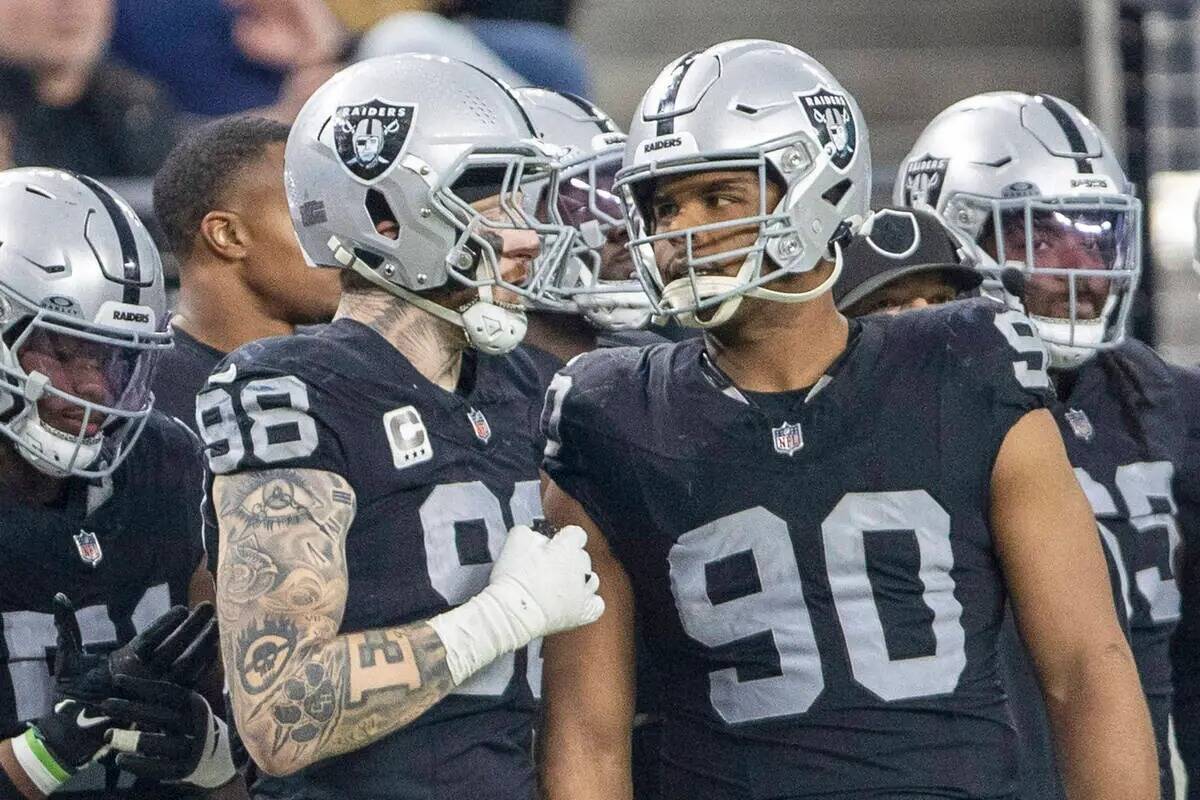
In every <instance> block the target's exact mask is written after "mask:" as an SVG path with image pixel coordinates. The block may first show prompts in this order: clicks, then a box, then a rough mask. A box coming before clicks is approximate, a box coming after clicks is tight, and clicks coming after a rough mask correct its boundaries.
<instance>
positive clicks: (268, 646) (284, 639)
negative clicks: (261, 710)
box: [236, 617, 299, 695]
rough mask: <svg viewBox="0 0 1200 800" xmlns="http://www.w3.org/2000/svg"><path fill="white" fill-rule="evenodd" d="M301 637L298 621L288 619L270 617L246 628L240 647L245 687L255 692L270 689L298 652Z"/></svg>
mask: <svg viewBox="0 0 1200 800" xmlns="http://www.w3.org/2000/svg"><path fill="white" fill-rule="evenodd" d="M298 638H299V637H298V634H297V631H296V625H295V623H293V622H292V621H291V620H288V619H275V618H272V617H268V618H267V619H266V620H264V621H263V623H262V624H261V625H251V626H250V627H249V628H247V629H246V630H245V631H243V632H242V634H241V636H239V637H238V640H237V650H236V653H237V663H238V664H239V665H240V666H241V669H239V670H238V677H239V678H240V679H241V680H240V683H241V686H242V690H243V691H244V692H246V694H250V695H255V694H261V693H262V692H265V691H266V690H267V689H270V688H271V687H272V686H273V685H274V684H275V681H276V680H277V679H278V678H279V676H280V675H281V674H282V673H283V671H284V669H285V668H286V667H287V665H288V662H289V661H290V660H291V658H292V655H293V654H294V653H295V652H296V643H297V641H298Z"/></svg>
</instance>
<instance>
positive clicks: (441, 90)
mask: <svg viewBox="0 0 1200 800" xmlns="http://www.w3.org/2000/svg"><path fill="white" fill-rule="evenodd" d="M555 155H557V154H556V153H555V152H552V151H550V150H549V149H547V148H546V147H545V146H544V145H542V143H540V142H538V141H537V140H536V138H535V135H534V131H533V129H532V127H531V126H530V123H529V119H528V118H527V117H526V116H525V114H524V112H523V111H522V110H521V107H520V105H518V103H517V101H516V99H515V98H514V97H513V96H512V93H511V91H510V90H509V89H508V87H506V86H504V85H503V84H502V83H500V82H499V81H497V80H496V79H495V78H492V77H491V76H490V75H488V74H487V73H485V72H483V71H481V70H479V69H477V68H475V67H472V66H470V65H468V64H464V63H462V62H459V61H454V60H452V59H448V58H442V57H437V56H430V55H421V54H413V53H407V54H404V55H397V56H383V57H380V58H374V59H370V60H368V61H363V62H360V63H358V64H355V65H353V66H351V67H348V68H347V69H344V70H342V71H341V72H339V73H338V74H337V75H335V76H333V77H332V78H330V79H329V80H328V81H327V82H326V83H325V84H324V85H323V86H322V87H321V88H320V89H318V90H317V92H316V93H315V94H314V95H313V96H312V97H311V98H310V99H309V100H308V102H307V103H306V104H305V106H304V108H303V109H302V110H301V112H300V115H299V116H298V117H297V119H296V122H295V124H294V125H293V126H292V133H291V136H289V138H288V144H287V151H286V156H285V162H284V164H285V167H284V172H285V175H284V180H285V185H286V188H287V194H288V204H289V206H290V208H291V212H292V221H293V224H294V225H295V227H296V233H297V235H298V236H299V239H300V245H301V248H302V250H303V251H304V254H305V257H306V258H307V259H308V260H309V262H310V263H312V264H314V265H318V266H323V267H335V268H345V269H352V270H354V271H355V272H357V273H359V274H360V275H362V276H363V277H365V278H366V279H367V280H369V281H371V282H373V283H374V284H376V285H377V286H379V287H380V288H382V289H384V290H385V291H388V292H390V293H391V294H394V295H396V296H397V297H400V298H402V299H404V300H406V301H408V302H410V303H412V304H413V305H415V306H417V307H418V308H421V309H423V310H425V311H427V312H429V313H431V314H434V315H435V316H438V317H441V318H442V319H446V320H448V321H450V322H452V323H454V324H456V325H458V326H460V327H462V328H463V330H464V332H465V333H466V336H467V339H468V341H469V342H470V344H471V345H472V346H473V347H477V348H479V349H481V350H483V351H485V352H489V353H501V352H506V351H508V350H511V349H512V348H513V347H515V346H516V345H517V343H518V342H520V340H521V337H522V336H524V333H525V317H524V311H523V310H522V309H521V308H520V307H517V306H512V305H510V304H507V303H502V302H500V301H499V300H498V299H497V298H495V297H494V296H493V289H494V288H495V287H497V286H501V287H504V288H505V289H507V290H509V291H511V292H513V293H515V294H518V295H521V296H523V297H530V296H531V295H532V290H531V288H530V286H529V285H528V282H527V281H520V282H519V283H513V282H510V281H508V280H506V279H505V277H504V276H503V275H502V274H501V269H500V257H501V248H500V247H499V241H500V237H499V235H498V231H500V230H503V229H512V228H518V229H526V230H533V231H536V232H537V233H538V235H539V247H540V252H539V255H538V256H537V259H536V260H535V262H534V265H533V267H532V268H531V270H530V271H531V273H532V274H533V275H537V274H541V273H542V272H543V271H544V270H546V269H549V270H550V271H553V268H554V267H555V265H557V264H558V263H559V262H561V261H562V259H564V258H565V257H566V255H567V252H568V250H569V249H570V246H571V243H572V240H573V238H574V235H573V233H572V232H571V231H570V229H569V228H567V227H566V226H564V225H562V224H560V223H559V222H558V220H557V219H555V218H553V217H552V218H551V220H550V221H548V222H539V221H538V220H537V219H535V218H534V217H533V215H531V214H528V213H527V212H526V211H525V210H524V209H523V207H522V196H521V193H522V190H523V187H524V186H525V185H526V184H527V183H528V182H529V181H530V180H536V179H539V178H542V179H544V178H545V177H546V175H547V174H548V173H549V172H551V171H552V167H553V163H554V156H555ZM490 196H497V197H498V198H499V213H495V214H489V215H486V216H485V215H484V214H481V213H480V212H479V211H477V210H476V209H475V208H474V207H473V206H472V205H471V204H472V202H474V201H478V200H481V199H483V198H485V197H490ZM385 222H387V223H391V222H394V223H396V224H397V225H398V229H399V233H398V236H397V237H395V238H393V237H392V236H389V235H386V234H385V233H383V232H381V230H380V226H381V223H385ZM456 287H471V288H474V289H475V290H476V292H474V293H473V294H474V295H475V297H474V299H472V300H471V301H470V302H469V303H467V304H466V305H464V306H462V307H459V308H456V309H450V308H445V307H443V306H441V305H439V304H437V303H435V302H434V301H433V300H431V299H429V298H428V297H427V296H424V295H425V294H426V293H427V292H429V290H432V289H440V288H456Z"/></svg>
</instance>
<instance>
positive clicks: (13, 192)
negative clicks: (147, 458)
mask: <svg viewBox="0 0 1200 800" xmlns="http://www.w3.org/2000/svg"><path fill="white" fill-rule="evenodd" d="M0 242H3V246H0V435H3V436H5V437H6V438H8V439H9V440H10V441H12V442H13V443H14V444H15V445H16V449H17V451H18V452H19V453H20V454H21V455H22V456H23V457H24V458H25V459H26V460H27V461H29V462H30V463H31V464H33V465H34V466H35V467H37V468H38V469H39V470H41V471H42V472H45V473H46V474H49V475H52V476H55V477H64V476H67V475H76V476H81V477H89V478H94V477H102V476H104V475H108V474H110V473H111V472H112V471H113V470H114V469H116V468H117V466H119V465H120V463H121V462H122V461H123V460H124V459H125V457H126V456H127V455H128V454H129V451H130V450H131V449H132V447H133V446H134V444H135V443H136V441H137V438H138V436H139V435H140V434H141V431H142V428H143V426H144V425H145V423H146V420H147V418H148V416H149V414H150V411H151V408H152V406H153V401H154V396H153V394H152V393H151V392H150V388H149V384H150V378H151V374H152V370H153V364H154V361H155V356H156V355H157V351H160V350H162V349H165V348H169V347H170V346H171V334H170V333H169V332H168V330H167V310H166V291H165V289H164V286H163V271H162V261H161V259H160V257H159V253H158V249H157V247H156V246H155V244H154V241H153V240H152V239H151V237H150V234H149V232H148V231H147V230H146V228H145V226H144V225H143V224H142V223H141V221H140V220H139V219H138V217H137V215H136V214H135V213H134V211H133V209H131V208H130V207H129V205H128V204H127V203H126V202H125V201H124V200H122V199H121V198H120V197H118V196H117V195H116V194H115V193H114V192H113V191H111V190H110V189H108V188H107V187H105V186H104V185H102V184H101V183H100V182H98V181H95V180H93V179H91V178H88V177H85V176H77V175H73V174H71V173H68V172H63V171H60V170H55V169H44V168H22V169H10V170H6V171H4V172H0ZM45 337H51V338H52V337H69V338H70V339H71V340H73V341H75V342H86V343H88V344H87V345H85V346H87V347H91V348H92V350H93V351H94V352H98V353H100V354H101V356H100V358H101V360H102V361H103V368H104V374H105V376H106V377H110V378H111V379H112V385H111V386H109V387H108V388H109V389H111V392H110V394H109V395H106V396H105V397H104V398H103V399H102V400H98V399H96V397H89V398H84V397H80V396H78V395H75V394H71V393H69V392H67V391H64V389H63V388H62V387H57V386H55V385H54V383H53V381H52V380H51V375H48V374H46V373H45V372H42V371H38V370H37V369H29V370H27V369H26V368H25V367H24V366H23V365H22V362H23V361H24V362H25V363H30V362H31V359H30V358H29V354H30V353H31V352H32V351H33V350H34V348H35V343H36V342H37V341H38V340H39V339H42V338H45ZM59 341H61V339H60V340H59ZM43 363H44V362H43ZM43 399H50V400H53V401H54V402H56V403H58V404H60V405H62V404H65V405H67V406H70V407H71V408H72V409H74V413H75V414H77V415H78V416H79V417H81V420H82V421H81V422H79V428H78V431H77V432H76V433H68V432H64V431H61V430H59V429H57V428H55V427H52V426H50V425H49V424H47V422H46V421H45V420H43V419H42V418H41V416H40V414H39V409H38V404H39V401H41V400H43ZM101 418H102V419H103V422H102V423H101V424H100V425H99V427H98V429H97V430H96V431H95V432H94V433H92V434H89V433H88V432H87V431H88V426H89V423H93V424H94V421H95V420H98V419H101Z"/></svg>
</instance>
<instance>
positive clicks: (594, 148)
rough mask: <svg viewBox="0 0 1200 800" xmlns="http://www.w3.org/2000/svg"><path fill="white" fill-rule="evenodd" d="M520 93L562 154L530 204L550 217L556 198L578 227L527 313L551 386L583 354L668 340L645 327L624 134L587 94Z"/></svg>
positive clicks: (530, 336) (541, 132)
mask: <svg viewBox="0 0 1200 800" xmlns="http://www.w3.org/2000/svg"><path fill="white" fill-rule="evenodd" d="M513 95H514V96H515V97H516V98H517V101H518V102H519V103H520V104H521V107H522V108H523V109H524V110H525V113H526V114H528V115H529V120H530V122H531V123H532V124H533V128H534V130H535V131H537V133H538V136H539V138H541V139H542V140H543V141H545V142H547V143H549V144H551V145H553V146H555V147H558V148H560V149H561V150H562V151H563V154H562V156H561V158H560V160H559V171H557V172H556V173H555V174H554V180H553V181H547V182H545V183H544V184H543V185H542V186H541V187H540V188H539V190H538V191H530V192H528V193H527V196H526V205H527V207H528V208H529V210H530V211H532V213H534V214H535V215H537V216H539V217H546V215H547V213H548V211H549V208H548V205H549V204H550V203H554V204H555V209H556V210H557V212H558V216H559V218H561V219H562V221H563V222H564V223H565V224H567V225H570V226H571V227H573V228H574V229H575V230H576V231H578V236H577V237H576V240H575V243H574V245H573V247H572V252H571V254H570V256H569V257H568V258H566V259H564V260H563V261H562V262H560V264H559V265H558V269H557V270H555V271H554V272H553V273H552V274H550V273H547V274H544V275H542V276H539V278H538V285H539V287H540V289H541V291H540V292H539V299H538V300H537V301H535V302H534V303H533V304H532V305H531V307H530V309H529V311H528V313H527V317H528V320H529V329H528V330H527V331H526V334H525V339H524V340H523V341H522V346H523V347H524V348H526V349H528V350H529V352H530V355H531V356H532V357H533V359H534V362H535V363H536V364H537V365H538V371H539V373H541V374H542V375H543V376H544V378H545V380H544V383H543V387H542V388H543V391H544V389H545V386H546V385H548V384H549V382H550V378H551V377H553V375H554V373H556V372H557V371H558V370H559V369H560V368H562V366H563V365H564V364H565V363H566V362H568V361H570V360H571V359H572V358H574V357H575V356H577V355H579V354H580V353H585V352H587V351H589V350H595V349H596V348H597V347H601V346H614V345H617V344H618V343H620V344H632V343H651V342H654V341H661V338H659V337H656V336H654V335H653V334H649V333H641V332H640V331H641V329H642V328H644V327H645V326H646V324H647V323H648V322H649V320H650V312H649V300H648V298H647V297H646V294H645V292H643V291H642V287H641V284H640V283H638V282H637V278H636V276H635V275H634V268H633V261H632V259H631V257H630V255H629V249H628V247H627V246H626V245H627V242H628V234H627V232H626V230H625V212H624V210H623V209H622V207H621V201H620V200H619V199H618V197H617V195H616V194H615V193H614V191H613V180H614V178H615V176H616V173H617V170H618V169H619V168H620V166H621V157H622V155H623V154H624V151H625V134H624V133H623V132H622V131H621V129H620V128H618V127H617V124H616V123H615V122H613V120H612V118H611V117H609V116H608V114H606V113H604V112H603V111H602V110H600V109H599V108H597V107H596V106H595V105H593V104H592V103H590V102H588V101H587V100H584V99H583V98H581V97H577V96H575V95H572V94H567V93H563V92H556V91H552V90H550V89H538V88H532V87H522V88H519V89H514V90H513Z"/></svg>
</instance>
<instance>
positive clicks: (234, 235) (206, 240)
mask: <svg viewBox="0 0 1200 800" xmlns="http://www.w3.org/2000/svg"><path fill="white" fill-rule="evenodd" d="M200 242H201V243H202V244H203V246H204V247H206V248H208V250H209V251H210V252H212V254H213V255H215V256H217V257H218V258H221V259H225V260H228V261H239V260H241V259H243V258H245V257H246V248H247V246H248V245H249V242H250V231H249V229H248V228H247V227H246V223H245V221H244V220H243V219H242V218H241V216H240V215H238V214H236V213H234V212H232V211H210V212H208V213H207V214H205V215H204V219H202V220H200Z"/></svg>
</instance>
